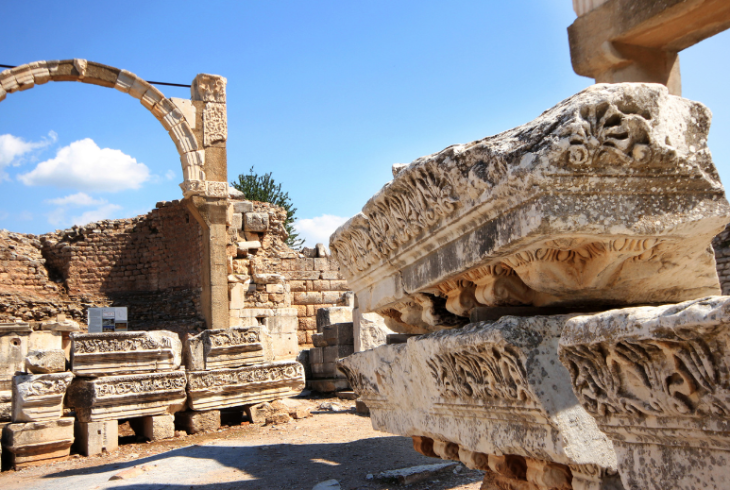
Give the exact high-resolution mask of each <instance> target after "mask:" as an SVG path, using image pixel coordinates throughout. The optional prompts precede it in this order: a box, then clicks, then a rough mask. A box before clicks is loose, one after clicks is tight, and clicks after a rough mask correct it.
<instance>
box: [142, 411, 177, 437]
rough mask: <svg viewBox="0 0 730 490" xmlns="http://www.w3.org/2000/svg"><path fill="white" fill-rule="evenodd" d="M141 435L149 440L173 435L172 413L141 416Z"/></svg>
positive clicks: (173, 420)
mask: <svg viewBox="0 0 730 490" xmlns="http://www.w3.org/2000/svg"><path fill="white" fill-rule="evenodd" d="M142 435H144V436H145V437H146V438H147V439H149V440H150V441H158V440H160V439H169V438H171V437H175V417H174V416H172V415H153V416H149V417H143V418H142Z"/></svg>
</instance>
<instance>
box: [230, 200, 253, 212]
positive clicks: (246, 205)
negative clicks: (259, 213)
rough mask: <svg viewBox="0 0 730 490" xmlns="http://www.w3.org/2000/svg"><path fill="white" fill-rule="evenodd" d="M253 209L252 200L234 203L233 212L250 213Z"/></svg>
mask: <svg viewBox="0 0 730 490" xmlns="http://www.w3.org/2000/svg"><path fill="white" fill-rule="evenodd" d="M252 211H253V203H251V201H243V202H234V203H233V212H234V213H241V214H246V213H250V212H252Z"/></svg>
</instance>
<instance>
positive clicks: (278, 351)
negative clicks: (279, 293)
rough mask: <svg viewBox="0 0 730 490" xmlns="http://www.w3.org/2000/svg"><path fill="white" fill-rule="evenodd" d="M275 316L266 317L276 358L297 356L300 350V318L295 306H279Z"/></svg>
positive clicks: (265, 321)
mask: <svg viewBox="0 0 730 490" xmlns="http://www.w3.org/2000/svg"><path fill="white" fill-rule="evenodd" d="M274 311H275V313H276V314H275V315H274V316H270V317H267V318H265V319H264V325H266V326H267V327H268V329H269V332H271V336H272V338H273V344H272V345H273V348H274V359H281V358H287V357H295V356H296V355H297V353H298V352H299V339H298V337H297V330H298V328H299V319H298V318H297V310H295V309H294V308H279V309H277V310H274Z"/></svg>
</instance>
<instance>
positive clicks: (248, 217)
mask: <svg viewBox="0 0 730 490" xmlns="http://www.w3.org/2000/svg"><path fill="white" fill-rule="evenodd" d="M243 228H244V230H246V231H247V232H249V233H250V232H256V233H261V232H264V231H266V230H268V229H269V214H268V213H246V214H244V215H243Z"/></svg>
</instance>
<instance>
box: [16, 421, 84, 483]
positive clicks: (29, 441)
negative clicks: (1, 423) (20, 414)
mask: <svg viewBox="0 0 730 490" xmlns="http://www.w3.org/2000/svg"><path fill="white" fill-rule="evenodd" d="M73 442H74V419H73V417H63V418H60V419H56V420H46V421H43V422H27V423H17V424H16V423H13V424H8V425H6V426H5V427H4V428H3V433H2V445H3V451H7V452H8V453H10V463H11V465H12V466H13V468H15V469H16V470H19V469H21V468H24V467H26V466H30V465H32V464H35V463H39V462H44V463H48V462H51V461H62V460H64V459H66V458H68V455H69V453H70V450H71V445H72V444H73Z"/></svg>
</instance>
